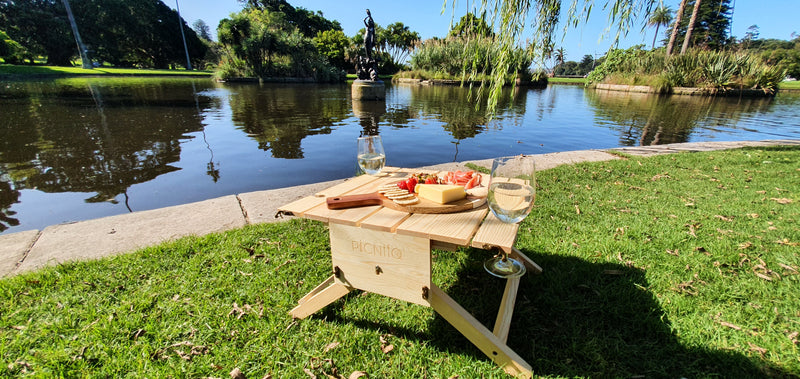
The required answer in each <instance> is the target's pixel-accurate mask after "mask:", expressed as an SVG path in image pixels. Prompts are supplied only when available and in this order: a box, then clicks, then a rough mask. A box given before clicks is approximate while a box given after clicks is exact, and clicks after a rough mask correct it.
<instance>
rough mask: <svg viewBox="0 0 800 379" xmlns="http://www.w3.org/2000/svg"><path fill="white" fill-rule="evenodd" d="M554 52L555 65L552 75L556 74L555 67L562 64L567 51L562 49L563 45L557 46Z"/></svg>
mask: <svg viewBox="0 0 800 379" xmlns="http://www.w3.org/2000/svg"><path fill="white" fill-rule="evenodd" d="M555 53H556V56H555V58H556V66H555V67H553V75H555V74H556V67H558V66H560V65H562V64H564V57H565V56H566V55H567V52H566V50H564V48H563V47H559V48H558V49H556V51H555Z"/></svg>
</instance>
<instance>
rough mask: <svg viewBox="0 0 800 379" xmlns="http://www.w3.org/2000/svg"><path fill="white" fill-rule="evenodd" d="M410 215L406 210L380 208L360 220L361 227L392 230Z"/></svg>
mask: <svg viewBox="0 0 800 379" xmlns="http://www.w3.org/2000/svg"><path fill="white" fill-rule="evenodd" d="M410 216H411V215H410V214H409V213H406V212H401V211H396V210H394V209H390V208H381V209H380V210H379V211H377V212H375V213H373V214H371V215H369V217H367V218H366V219H364V220H362V221H361V227H362V228H367V229H374V230H382V231H385V232H394V231H395V229H396V228H397V226H398V225H400V223H402V222H403V221H405V219H407V218H409V217H410Z"/></svg>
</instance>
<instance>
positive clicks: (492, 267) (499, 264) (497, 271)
mask: <svg viewBox="0 0 800 379" xmlns="http://www.w3.org/2000/svg"><path fill="white" fill-rule="evenodd" d="M483 268H485V269H486V271H487V272H488V273H489V274H492V275H494V276H496V277H498V278H504V279H508V278H516V277H519V276H522V275H524V274H525V265H523V264H522V262H520V261H518V260H516V259H513V258H507V259H506V260H503V259H502V258H501V257H495V258H491V259H488V260H486V261H484V262H483Z"/></svg>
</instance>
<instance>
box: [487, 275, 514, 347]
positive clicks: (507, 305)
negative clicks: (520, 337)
mask: <svg viewBox="0 0 800 379" xmlns="http://www.w3.org/2000/svg"><path fill="white" fill-rule="evenodd" d="M520 278H521V277H520V276H517V277H514V278H509V279H507V280H506V289H505V290H504V291H503V300H501V301H500V310H499V311H498V312H497V319H496V320H495V322H494V330H493V331H492V333H493V334H494V335H495V336H497V338H499V339H500V340H501V341H503V343H505V342H506V341H508V331H509V330H510V329H511V318H512V317H513V316H514V304H515V303H516V301H517V291H518V290H519V280H520Z"/></svg>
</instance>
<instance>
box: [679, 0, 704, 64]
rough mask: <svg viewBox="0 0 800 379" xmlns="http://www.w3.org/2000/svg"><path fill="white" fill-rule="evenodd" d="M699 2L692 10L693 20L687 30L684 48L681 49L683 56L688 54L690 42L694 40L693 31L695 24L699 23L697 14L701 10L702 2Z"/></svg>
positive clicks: (698, 0) (699, 0) (696, 2)
mask: <svg viewBox="0 0 800 379" xmlns="http://www.w3.org/2000/svg"><path fill="white" fill-rule="evenodd" d="M701 1H702V0H697V1H695V3H694V10H692V18H691V19H690V20H689V27H688V28H686V37H684V38H683V47H681V54H683V53H685V52H686V49H687V48H689V41H691V40H692V31H693V30H694V23H695V22H696V21H697V12H698V11H699V10H700V2H701Z"/></svg>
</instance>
